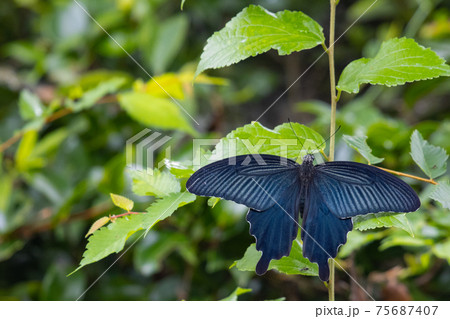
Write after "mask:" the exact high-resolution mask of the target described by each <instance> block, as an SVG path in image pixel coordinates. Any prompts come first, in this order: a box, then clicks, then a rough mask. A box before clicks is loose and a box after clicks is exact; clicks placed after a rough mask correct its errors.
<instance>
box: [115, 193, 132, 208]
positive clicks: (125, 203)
mask: <svg viewBox="0 0 450 319" xmlns="http://www.w3.org/2000/svg"><path fill="white" fill-rule="evenodd" d="M109 195H110V196H111V199H112V201H113V203H114V205H115V206H117V207H119V208H122V209H124V210H126V211H128V212H129V211H131V210H132V209H133V206H134V202H133V201H132V200H131V199H128V198H126V197H123V196H120V195H116V194H113V193H110V194H109Z"/></svg>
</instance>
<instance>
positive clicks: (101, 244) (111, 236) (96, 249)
mask: <svg viewBox="0 0 450 319" xmlns="http://www.w3.org/2000/svg"><path fill="white" fill-rule="evenodd" d="M194 200H195V195H193V194H190V193H187V192H184V193H182V194H180V193H174V194H171V195H169V196H167V197H164V198H162V199H159V200H157V201H156V202H154V203H153V204H152V205H151V206H150V207H149V208H147V212H148V213H143V214H135V215H130V216H126V217H122V218H119V219H117V220H116V221H115V222H114V223H110V224H109V225H108V226H107V227H102V228H100V229H99V230H98V231H96V232H95V233H94V234H92V236H90V237H89V239H88V244H87V245H86V251H85V252H84V254H83V259H82V260H81V262H80V266H79V267H78V268H77V269H75V270H74V271H73V272H72V273H70V274H69V275H71V274H73V273H74V272H76V271H78V270H80V269H81V268H83V267H84V266H86V265H88V264H91V263H94V262H96V261H99V260H101V259H103V258H105V257H106V256H108V255H110V254H112V253H118V252H120V251H121V250H122V249H123V248H124V246H125V242H126V241H127V239H128V238H129V237H130V236H131V235H132V234H134V233H135V232H137V231H139V230H142V229H145V230H147V231H148V230H150V229H151V228H152V227H153V226H154V225H155V224H156V223H157V222H159V221H160V220H163V219H165V218H167V217H169V216H170V215H172V214H173V212H174V211H175V210H176V209H177V208H178V207H181V206H184V205H186V204H188V203H190V202H193V201H194Z"/></svg>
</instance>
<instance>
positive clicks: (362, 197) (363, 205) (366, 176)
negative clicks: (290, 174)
mask: <svg viewBox="0 0 450 319" xmlns="http://www.w3.org/2000/svg"><path fill="white" fill-rule="evenodd" d="M312 184H314V186H315V188H316V189H317V190H318V191H319V192H320V194H321V195H322V198H323V200H324V201H325V203H326V205H327V206H328V208H329V209H330V211H331V212H332V213H333V214H334V215H336V216H337V217H339V218H349V217H353V216H356V215H362V214H369V213H378V212H412V211H415V210H417V209H418V208H419V206H420V200H419V197H418V196H417V194H416V193H415V192H414V190H413V189H412V188H411V187H410V186H409V185H408V184H406V183H405V182H403V181H402V180H401V179H399V178H397V177H395V176H393V175H391V174H389V173H387V172H385V171H383V170H381V169H379V168H377V167H373V166H370V165H365V164H361V163H355V162H327V163H324V164H320V165H316V166H315V167H314V178H313V181H312Z"/></svg>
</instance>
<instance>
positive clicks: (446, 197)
mask: <svg viewBox="0 0 450 319" xmlns="http://www.w3.org/2000/svg"><path fill="white" fill-rule="evenodd" d="M430 197H431V198H432V199H434V200H436V201H438V202H439V203H441V204H442V206H443V207H445V208H448V209H450V185H449V183H446V182H439V184H438V185H434V186H433V190H432V191H431V193H430Z"/></svg>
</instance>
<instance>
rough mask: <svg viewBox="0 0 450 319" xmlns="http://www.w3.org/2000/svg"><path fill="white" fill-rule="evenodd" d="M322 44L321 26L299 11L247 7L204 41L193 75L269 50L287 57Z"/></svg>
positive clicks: (323, 38)
mask: <svg viewBox="0 0 450 319" xmlns="http://www.w3.org/2000/svg"><path fill="white" fill-rule="evenodd" d="M324 41H325V37H324V35H323V32H322V27H321V26H320V25H319V24H318V23H317V22H315V21H314V20H313V19H311V18H310V17H308V16H307V15H306V14H304V13H302V12H299V11H297V12H296V11H288V10H285V11H281V12H277V13H272V12H270V11H268V10H266V9H264V8H263V7H261V6H255V5H250V6H249V7H247V8H245V9H244V10H242V11H241V12H240V13H239V14H238V15H237V16H236V17H234V18H233V19H231V20H230V21H229V22H228V23H227V24H226V26H225V27H224V28H223V29H222V30H220V31H218V32H216V33H214V34H213V35H212V36H211V37H210V38H209V39H208V42H207V44H206V46H205V48H204V49H203V53H202V56H201V58H200V63H199V65H198V67H197V71H196V75H198V74H200V73H201V72H203V71H204V70H206V69H211V68H213V69H215V68H221V67H224V66H228V65H230V64H233V63H237V62H239V61H241V60H244V59H246V58H248V57H251V56H256V55H258V54H261V53H263V52H266V51H269V50H270V49H275V50H277V51H278V54H280V55H287V54H291V53H292V52H294V51H301V50H305V49H311V48H314V47H315V46H317V45H318V44H321V43H323V42H324Z"/></svg>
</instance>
